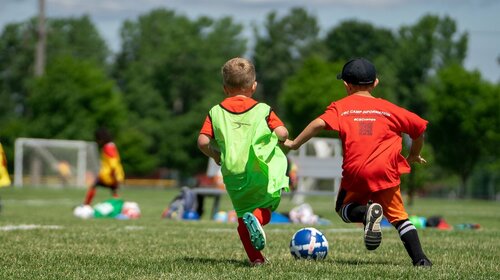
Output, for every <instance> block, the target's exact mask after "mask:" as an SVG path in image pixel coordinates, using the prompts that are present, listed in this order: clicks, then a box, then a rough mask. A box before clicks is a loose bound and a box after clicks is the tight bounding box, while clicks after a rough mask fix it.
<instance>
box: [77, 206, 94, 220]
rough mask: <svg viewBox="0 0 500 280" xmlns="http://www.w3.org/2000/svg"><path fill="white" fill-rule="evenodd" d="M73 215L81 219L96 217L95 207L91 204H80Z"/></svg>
mask: <svg viewBox="0 0 500 280" xmlns="http://www.w3.org/2000/svg"><path fill="white" fill-rule="evenodd" d="M73 215H75V217H78V218H81V219H90V218H93V217H94V208H92V206H90V205H80V206H77V207H76V208H75V209H74V210H73Z"/></svg>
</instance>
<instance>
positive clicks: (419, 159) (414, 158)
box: [406, 155, 427, 164]
mask: <svg viewBox="0 0 500 280" xmlns="http://www.w3.org/2000/svg"><path fill="white" fill-rule="evenodd" d="M406 161H408V163H414V162H416V163H420V164H422V163H427V161H426V160H425V159H424V158H423V157H421V156H420V155H416V156H413V155H409V156H408V157H407V158H406Z"/></svg>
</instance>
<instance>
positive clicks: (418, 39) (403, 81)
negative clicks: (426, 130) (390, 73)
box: [392, 15, 468, 115]
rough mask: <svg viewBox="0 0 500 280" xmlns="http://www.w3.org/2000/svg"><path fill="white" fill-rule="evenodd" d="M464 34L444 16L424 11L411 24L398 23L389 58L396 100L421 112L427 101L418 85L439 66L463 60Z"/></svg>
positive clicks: (459, 62)
mask: <svg viewBox="0 0 500 280" xmlns="http://www.w3.org/2000/svg"><path fill="white" fill-rule="evenodd" d="M467 38H468V36H467V33H462V34H458V33H457V26H456V23H455V21H454V20H453V19H451V18H450V17H448V16H445V17H443V18H439V17H437V16H432V15H427V16H424V17H422V18H421V19H420V20H419V21H418V22H417V23H416V24H415V25H413V26H403V27H401V28H400V30H399V34H398V37H397V43H398V44H397V50H396V52H395V53H394V54H393V60H392V62H393V65H394V68H395V71H394V73H395V74H396V77H397V81H398V84H397V89H396V92H397V93H398V96H399V97H398V99H399V103H400V104H402V105H404V106H405V107H406V108H408V109H410V110H411V111H413V112H415V113H417V114H419V115H422V114H424V113H425V109H426V107H427V104H426V103H425V99H424V97H423V95H422V92H420V91H419V87H420V86H421V85H424V84H425V83H426V82H427V79H428V77H429V76H432V75H433V74H434V73H435V72H436V71H438V70H439V69H441V68H442V67H445V66H447V65H450V64H455V63H458V64H460V65H461V64H463V61H464V59H465V56H466V50H467Z"/></svg>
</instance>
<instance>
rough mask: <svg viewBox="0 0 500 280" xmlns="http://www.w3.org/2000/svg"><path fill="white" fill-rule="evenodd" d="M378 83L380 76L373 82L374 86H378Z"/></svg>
mask: <svg viewBox="0 0 500 280" xmlns="http://www.w3.org/2000/svg"><path fill="white" fill-rule="evenodd" d="M377 85H378V78H376V79H375V82H374V83H373V87H376V86H377Z"/></svg>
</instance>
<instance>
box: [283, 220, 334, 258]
mask: <svg viewBox="0 0 500 280" xmlns="http://www.w3.org/2000/svg"><path fill="white" fill-rule="evenodd" d="M290 253H291V254H292V256H294V257H295V259H305V260H322V259H324V258H325V257H326V256H327V255H328V241H327V240H326V237H325V235H324V234H323V233H322V232H321V231H319V230H317V229H315V228H312V227H308V228H302V229H299V230H298V231H297V232H295V234H294V235H293V236H292V240H290Z"/></svg>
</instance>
